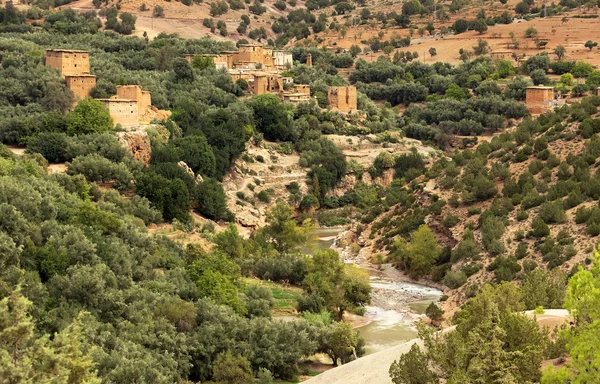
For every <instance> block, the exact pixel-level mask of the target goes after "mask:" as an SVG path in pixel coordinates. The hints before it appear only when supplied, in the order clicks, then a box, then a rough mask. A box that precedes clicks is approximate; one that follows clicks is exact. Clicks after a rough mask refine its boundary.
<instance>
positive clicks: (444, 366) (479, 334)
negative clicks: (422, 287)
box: [389, 283, 568, 384]
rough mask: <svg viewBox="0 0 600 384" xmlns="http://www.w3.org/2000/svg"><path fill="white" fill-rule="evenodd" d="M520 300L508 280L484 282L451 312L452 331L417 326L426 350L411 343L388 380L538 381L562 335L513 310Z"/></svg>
mask: <svg viewBox="0 0 600 384" xmlns="http://www.w3.org/2000/svg"><path fill="white" fill-rule="evenodd" d="M561 288H562V291H563V292H564V290H565V287H564V286H563V287H561ZM523 300H524V297H523V296H522V293H521V292H519V289H518V288H517V286H515V285H514V284H512V283H504V284H500V285H497V286H491V285H486V286H484V287H483V289H482V290H481V291H480V292H479V293H478V294H477V296H475V297H474V298H472V299H470V300H469V301H467V303H466V304H465V305H463V307H462V309H461V310H460V311H459V312H458V313H457V314H456V316H455V318H454V323H455V324H456V329H455V330H453V331H450V332H446V333H434V331H433V330H432V329H431V328H428V327H426V326H424V325H421V326H420V327H419V336H420V337H421V338H422V339H423V340H424V344H425V345H424V347H425V350H424V351H423V350H422V349H421V348H420V347H419V346H418V345H416V344H415V345H413V346H412V348H411V349H410V351H409V352H408V353H406V354H404V355H402V356H401V357H400V359H399V360H397V361H395V362H394V363H393V364H392V365H391V367H390V370H389V373H390V377H391V379H392V381H393V382H394V383H397V384H399V383H416V382H422V383H425V382H427V383H429V382H438V381H439V380H440V379H444V380H447V381H449V382H471V381H477V380H482V381H485V382H495V381H509V382H510V381H513V382H539V381H540V379H541V378H542V377H541V376H542V374H541V370H540V367H541V362H542V360H545V359H551V358H556V357H559V356H561V355H562V354H563V353H564V342H565V338H564V336H562V335H561V337H559V338H554V339H552V338H550V337H549V335H548V334H547V333H544V332H543V331H541V330H540V328H539V326H538V324H537V323H536V321H535V319H533V318H530V317H526V316H524V315H522V314H520V313H518V312H519V311H522V310H523V309H524V308H525V305H524V301H523ZM456 351H461V353H456ZM567 371H568V370H566V369H565V370H564V371H560V372H559V373H556V372H553V374H556V375H562V374H566V372H567ZM546 378H547V377H545V378H544V379H546ZM559 381H560V380H559ZM559 381H554V382H559ZM542 382H544V381H542ZM549 382H552V381H549Z"/></svg>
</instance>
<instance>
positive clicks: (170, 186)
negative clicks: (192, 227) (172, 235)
mask: <svg viewBox="0 0 600 384" xmlns="http://www.w3.org/2000/svg"><path fill="white" fill-rule="evenodd" d="M135 185H136V193H137V194H138V195H140V196H142V197H146V198H148V200H150V201H151V202H152V205H153V207H154V208H156V209H157V210H158V211H160V212H161V213H162V215H163V217H164V218H165V220H173V219H177V220H179V221H182V222H187V221H188V220H189V218H190V204H191V198H190V193H189V190H188V187H187V186H186V184H185V183H184V182H183V181H182V180H181V179H174V180H169V179H167V178H166V177H164V176H161V175H159V174H158V173H156V172H152V171H147V172H142V173H140V174H139V175H138V176H137V177H136V179H135Z"/></svg>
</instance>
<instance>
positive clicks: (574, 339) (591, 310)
mask: <svg viewBox="0 0 600 384" xmlns="http://www.w3.org/2000/svg"><path fill="white" fill-rule="evenodd" d="M593 259H594V260H593V266H592V268H591V269H590V270H585V269H583V268H582V267H579V271H578V272H577V273H576V274H575V275H573V277H571V279H570V280H569V286H568V288H567V295H566V298H565V308H567V309H568V310H569V312H570V313H571V315H572V316H573V318H574V320H575V327H573V328H571V329H569V330H567V331H566V332H565V334H566V337H567V340H568V342H567V350H568V354H569V356H570V357H571V360H570V361H569V363H568V364H567V366H566V367H563V368H561V369H559V370H554V368H553V367H550V368H548V369H547V370H546V371H545V372H544V376H543V380H542V382H543V383H549V384H550V383H558V382H570V383H581V384H583V383H598V382H600V338H599V337H598V335H600V245H599V246H598V248H597V251H596V252H595V253H594V258H593Z"/></svg>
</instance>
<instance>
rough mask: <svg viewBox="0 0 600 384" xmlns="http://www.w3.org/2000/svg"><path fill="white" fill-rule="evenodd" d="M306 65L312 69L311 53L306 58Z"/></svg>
mask: <svg viewBox="0 0 600 384" xmlns="http://www.w3.org/2000/svg"><path fill="white" fill-rule="evenodd" d="M306 65H308V66H309V67H312V55H311V54H310V53H309V54H308V55H307V56H306Z"/></svg>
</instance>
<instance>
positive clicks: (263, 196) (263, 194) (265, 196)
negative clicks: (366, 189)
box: [256, 190, 271, 204]
mask: <svg viewBox="0 0 600 384" xmlns="http://www.w3.org/2000/svg"><path fill="white" fill-rule="evenodd" d="M256 197H257V198H258V200H259V201H261V202H263V203H266V204H268V203H270V202H271V197H270V196H269V192H267V191H266V190H262V191H260V192H259V193H258V195H257V196H256Z"/></svg>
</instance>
